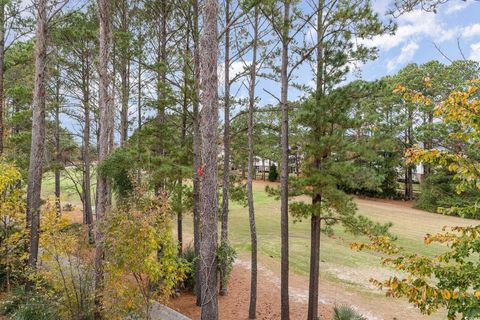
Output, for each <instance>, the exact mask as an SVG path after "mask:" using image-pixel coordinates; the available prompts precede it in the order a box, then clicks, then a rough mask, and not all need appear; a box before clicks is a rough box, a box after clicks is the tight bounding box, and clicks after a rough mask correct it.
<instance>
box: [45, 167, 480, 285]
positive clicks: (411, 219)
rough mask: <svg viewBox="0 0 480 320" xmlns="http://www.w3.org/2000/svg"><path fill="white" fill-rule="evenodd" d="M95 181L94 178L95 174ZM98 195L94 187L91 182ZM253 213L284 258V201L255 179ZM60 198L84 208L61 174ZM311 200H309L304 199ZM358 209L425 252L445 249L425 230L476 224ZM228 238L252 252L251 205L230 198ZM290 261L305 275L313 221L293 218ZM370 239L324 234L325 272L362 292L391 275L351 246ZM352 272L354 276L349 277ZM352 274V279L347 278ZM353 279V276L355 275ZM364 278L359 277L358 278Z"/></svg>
mask: <svg viewBox="0 0 480 320" xmlns="http://www.w3.org/2000/svg"><path fill="white" fill-rule="evenodd" d="M92 182H95V177H93V178H92ZM92 189H93V190H92V195H94V190H95V188H94V186H92ZM42 194H43V197H44V198H48V196H53V194H54V177H53V174H52V173H48V174H46V175H45V178H44V183H43V188H42ZM254 198H255V215H256V223H257V238H258V250H259V253H260V255H261V256H263V257H271V258H273V260H274V261H279V260H280V202H279V200H276V199H274V198H272V197H270V196H268V195H267V193H266V192H265V184H264V183H262V182H256V183H255V184H254ZM62 200H63V201H64V202H70V203H72V204H74V205H75V206H77V208H81V202H80V199H79V197H78V195H77V193H76V191H75V186H74V184H73V183H72V181H71V180H70V179H68V178H66V177H65V174H62ZM305 200H306V201H308V199H305ZM356 202H357V205H358V213H359V214H362V215H365V216H367V217H369V218H371V219H373V220H375V221H378V222H392V223H393V227H392V229H391V231H392V233H394V234H395V235H396V236H397V237H398V240H397V241H398V244H399V245H400V246H402V247H404V248H406V249H408V250H409V251H411V252H416V253H420V254H424V255H427V256H433V255H436V254H438V253H440V252H442V251H443V250H444V247H442V246H439V245H430V246H424V244H423V239H424V236H425V234H427V233H436V232H440V231H441V229H442V227H443V226H445V225H449V226H453V225H463V226H464V225H469V224H478V222H477V221H474V220H466V219H461V218H457V217H449V216H442V215H438V214H432V213H428V212H424V211H420V210H415V209H411V208H410V207H408V206H407V205H402V203H399V202H395V203H392V202H384V201H372V200H361V199H357V200H356ZM229 225H230V230H229V237H230V241H231V243H232V245H233V246H234V247H235V248H236V250H237V251H238V252H239V253H242V252H248V251H250V230H249V223H248V210H247V208H245V207H243V206H241V205H239V204H236V203H234V202H231V210H230V215H229ZM289 231H290V238H289V239H290V242H289V246H290V248H289V249H290V266H291V269H292V271H294V272H296V273H298V274H300V275H307V274H308V271H309V270H308V268H309V258H310V221H308V220H305V221H301V222H296V223H293V219H290V230H289ZM184 232H185V233H186V237H185V238H186V239H189V238H190V239H191V235H192V233H193V227H192V218H191V215H185V217H184ZM362 240H366V239H365V238H364V237H354V236H353V235H351V234H349V233H346V232H344V230H343V228H342V227H341V226H336V227H335V234H334V236H332V237H328V236H326V235H322V240H321V253H320V257H321V277H322V278H324V279H328V280H331V281H335V282H339V283H341V284H342V285H346V286H349V288H350V287H351V286H352V285H353V286H357V287H359V288H361V289H362V290H363V292H364V294H370V293H371V290H370V291H365V290H364V289H365V287H366V286H367V285H368V279H369V278H370V277H372V276H373V277H375V276H377V277H378V276H380V277H381V276H388V275H389V274H391V273H392V271H390V270H386V269H382V268H381V266H380V256H379V255H378V254H375V253H372V252H368V251H362V252H357V251H352V250H351V249H350V244H351V243H352V242H354V241H362ZM347 275H350V276H347ZM349 277H350V278H349ZM354 278H355V279H354ZM356 278H360V279H356Z"/></svg>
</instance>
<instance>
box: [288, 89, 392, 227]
mask: <svg viewBox="0 0 480 320" xmlns="http://www.w3.org/2000/svg"><path fill="white" fill-rule="evenodd" d="M370 90H372V88H371V85H370V84H368V83H365V82H362V81H358V82H354V83H352V84H350V85H348V86H346V87H344V88H340V89H336V90H334V91H332V92H331V93H330V94H328V95H326V96H324V97H323V98H322V99H321V100H320V101H317V100H316V99H315V97H311V98H310V99H308V100H306V101H305V102H304V103H303V104H302V106H301V108H300V109H299V110H298V114H297V118H296V120H297V121H298V123H299V124H300V125H302V126H304V127H306V128H309V129H310V130H309V131H308V133H307V134H306V135H305V138H304V145H303V146H302V149H303V150H305V160H306V161H305V163H304V166H303V170H302V176H301V177H300V178H299V179H293V178H292V179H290V182H291V183H290V190H289V194H290V196H298V195H300V194H305V195H308V196H310V197H312V198H314V197H316V198H317V199H319V201H317V202H316V203H315V204H312V203H306V202H303V201H292V202H290V206H289V209H290V212H291V214H292V216H293V217H294V218H295V219H296V220H302V219H307V218H310V217H311V216H320V218H321V219H322V220H323V222H322V226H323V229H322V231H324V232H326V233H327V234H329V233H332V232H333V229H332V225H333V224H336V223H341V224H343V226H344V227H345V228H346V229H347V230H348V231H350V232H353V233H354V234H360V233H365V234H387V233H388V229H389V227H390V226H391V225H390V224H385V225H380V224H378V223H374V222H373V221H370V220H369V219H367V218H366V217H361V216H357V215H356V210H357V208H356V205H355V203H354V202H353V199H352V197H351V196H349V195H348V194H346V193H345V191H344V189H350V190H352V189H357V190H358V189H365V190H378V189H379V186H380V185H381V183H382V181H383V176H382V175H381V174H379V173H378V171H377V170H376V168H375V166H373V165H372V163H373V162H374V161H375V160H377V159H378V156H379V154H380V152H379V151H380V150H377V148H378V147H379V146H378V143H377V137H376V135H375V132H371V133H370V134H362V135H359V134H352V133H354V132H358V131H360V130H363V131H364V132H365V131H366V130H367V128H369V127H370V126H371V123H370V122H369V118H368V113H369V111H368V109H365V108H364V105H363V104H362V102H363V101H362V97H367V96H368V95H369V92H370Z"/></svg>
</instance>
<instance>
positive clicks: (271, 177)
mask: <svg viewBox="0 0 480 320" xmlns="http://www.w3.org/2000/svg"><path fill="white" fill-rule="evenodd" d="M277 179H278V171H277V166H276V165H275V164H273V163H272V165H271V166H270V169H269V170H268V181H271V182H274V181H277Z"/></svg>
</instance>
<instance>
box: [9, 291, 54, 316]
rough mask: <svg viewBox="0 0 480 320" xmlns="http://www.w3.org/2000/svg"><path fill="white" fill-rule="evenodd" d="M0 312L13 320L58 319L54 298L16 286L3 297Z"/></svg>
mask: <svg viewBox="0 0 480 320" xmlns="http://www.w3.org/2000/svg"><path fill="white" fill-rule="evenodd" d="M0 314H1V315H4V316H8V317H9V318H10V319H14V320H32V319H35V320H51V319H59V314H58V311H57V308H56V305H55V303H54V300H53V299H51V298H50V297H48V296H46V295H45V294H43V293H41V292H40V291H37V290H35V289H33V290H30V291H27V290H26V289H25V287H24V286H17V287H16V288H15V290H14V291H13V292H12V293H11V294H10V295H9V296H8V297H7V299H5V301H4V302H3V304H2V308H1V310H0Z"/></svg>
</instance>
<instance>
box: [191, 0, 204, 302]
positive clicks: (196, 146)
mask: <svg viewBox="0 0 480 320" xmlns="http://www.w3.org/2000/svg"><path fill="white" fill-rule="evenodd" d="M192 2H193V3H192V7H193V46H194V48H193V65H194V73H195V74H194V88H193V89H194V90H193V103H192V105H193V245H194V249H195V256H196V257H197V258H199V257H200V242H201V229H202V228H201V223H202V221H201V219H200V210H201V198H200V187H201V186H200V177H199V170H200V166H201V157H202V155H201V146H202V136H201V133H200V112H199V99H200V45H199V30H200V29H199V26H198V19H199V12H198V0H192ZM195 269H196V272H195V276H196V279H195V293H196V296H197V301H196V303H197V306H201V304H202V279H201V275H200V260H199V259H197V263H196V264H195Z"/></svg>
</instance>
